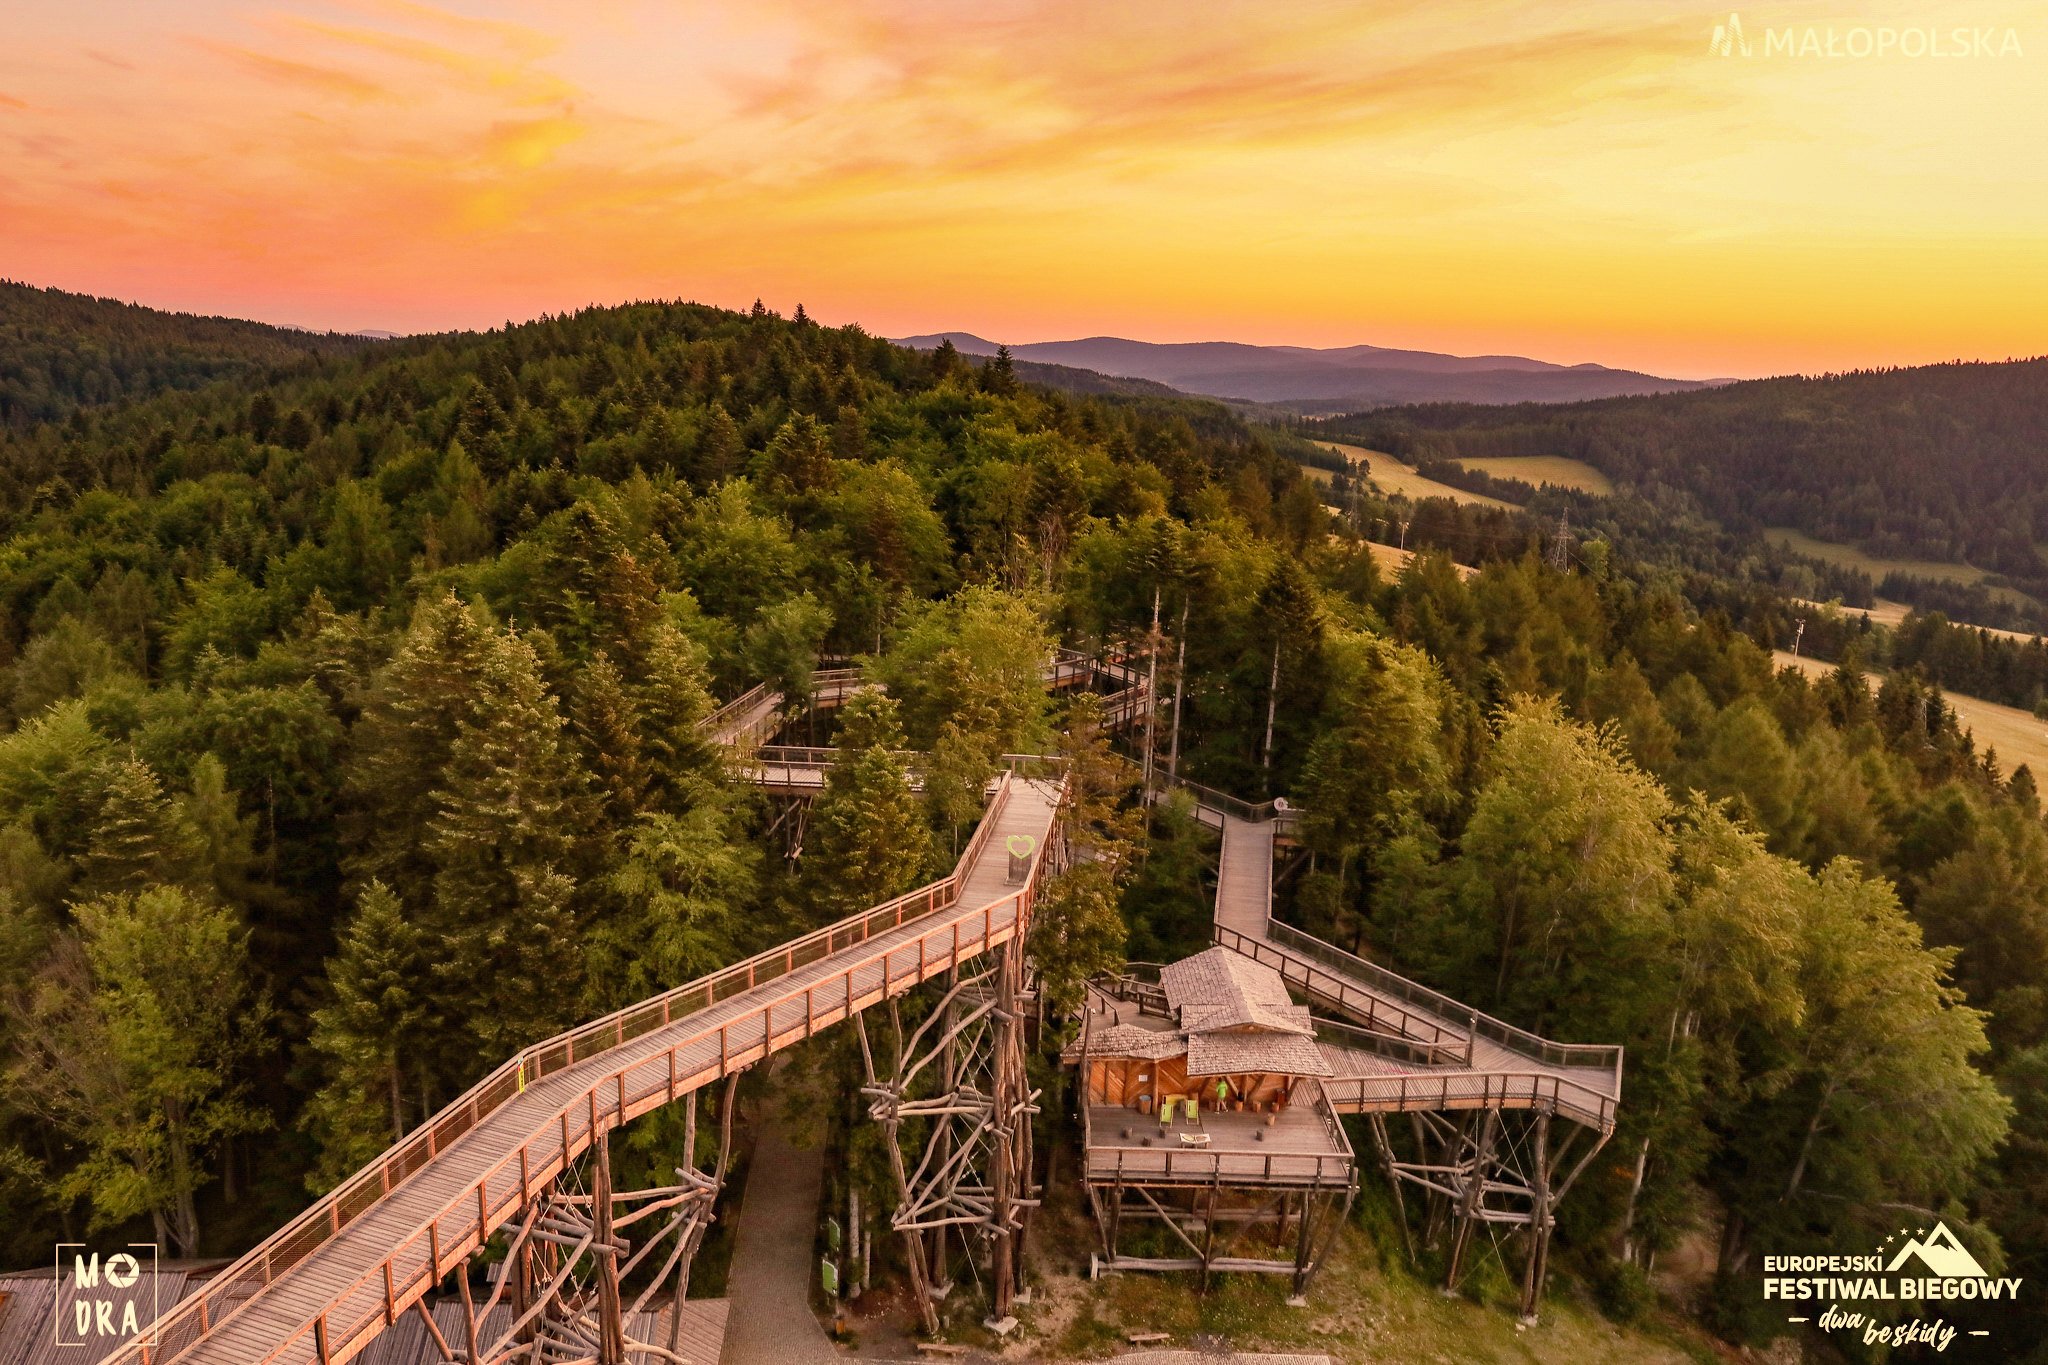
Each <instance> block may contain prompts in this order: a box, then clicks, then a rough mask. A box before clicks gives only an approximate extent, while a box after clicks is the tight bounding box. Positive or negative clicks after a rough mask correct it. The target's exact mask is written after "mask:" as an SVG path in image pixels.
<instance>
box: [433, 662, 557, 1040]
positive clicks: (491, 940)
mask: <svg viewBox="0 0 2048 1365" xmlns="http://www.w3.org/2000/svg"><path fill="white" fill-rule="evenodd" d="M562 728H563V721H562V716H561V712H560V710H559V709H558V708H557V707H556V704H555V699H554V697H553V696H551V695H550V694H549V693H548V691H547V689H546V688H545V687H544V686H543V685H542V682H541V675H540V661H539V658H538V656H537V655H536V654H535V652H534V649H533V646H532V645H530V644H528V643H527V642H526V641H525V640H523V639H521V638H519V637H518V636H516V635H510V636H504V637H500V638H498V639H496V640H494V641H493V642H492V645H491V647H490V649H489V651H488V652H487V654H486V655H485V658H484V661H483V667H482V669H481V672H480V676H479V689H478V700H477V705H476V708H475V713H474V715H473V717H472V718H471V719H469V720H467V721H465V722H464V723H463V724H462V726H461V727H460V729H459V730H458V732H457V734H456V736H455V739H454V742H453V743H452V744H451V745H450V746H449V756H448V765H447V769H446V772H445V774H444V776H443V779H442V786H441V788H440V790H438V791H437V792H435V793H434V797H435V801H436V804H437V805H438V807H439V810H438V813H437V814H436V815H435V816H434V818H433V822H432V825H431V828H430V829H429V831H428V835H427V852H428V853H429V854H430V856H431V857H432V858H433V861H434V865H435V873H434V879H433V888H434V908H433V915H432V927H433V929H434V930H435V931H436V932H437V933H438V934H440V935H441V936H442V937H443V938H444V939H445V940H446V942H447V944H448V951H447V952H446V954H445V956H444V957H443V958H442V960H441V968H442V978H443V982H444V985H445V990H446V998H447V999H449V1000H450V1001H451V1002H452V1004H451V1010H452V1012H453V1013H455V1014H456V1015H457V1016H458V1017H459V1018H460V1019H461V1020H462V1021H463V1022H464V1023H465V1024H466V1025H467V1027H468V1029H469V1031H470V1033H471V1034H473V1035H474V1037H475V1038H476V1040H477V1041H478V1042H480V1043H482V1044H484V1045H485V1046H486V1047H487V1048H489V1049H490V1050H491V1051H492V1052H493V1053H494V1054H495V1053H497V1052H503V1051H509V1050H510V1049H511V1048H514V1047H518V1046H521V1045H523V1044H525V1043H529V1042H532V1041H534V1040H535V1039H537V1038H539V1037H542V1036H544V1035H545V1034H546V1033H547V1032H549V1031H550V1030H551V1029H553V1028H555V1027H558V1026H560V1025H561V1024H562V1023H564V1022H566V1021H567V1020H568V1018H569V1017H570V1013H571V1007H572V1005H573V1003H574V1001H575V998H576V990H577V984H578V982H577V976H578V973H577V971H576V964H577V962H578V961H579V960H580V957H581V954H580V952H579V951H578V949H577V945H576V934H575V924H574V916H573V913H572V909H571V905H570V894H571V892H572V891H573V890H574V883H573V882H572V881H571V880H570V878H569V877H568V876H567V875H566V873H565V872H564V871H563V869H564V868H565V867H566V866H567V865H568V863H569V859H570V854H571V851H572V849H573V848H574V846H575V841H576V839H577V837H578V835H579V833H580V831H579V830H578V829H577V828H576V826H577V823H578V822H577V819H576V816H577V813H578V811H579V810H580V808H581V802H580V801H579V800H578V797H579V795H580V793H579V792H578V790H577V789H578V786H579V785H580V784H579V783H578V781H577V773H576V771H575V769H574V767H573V765H572V763H571V755H570V752H569V749H568V746H567V745H566V744H565V742H564V739H563V736H562Z"/></svg>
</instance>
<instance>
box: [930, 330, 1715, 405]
mask: <svg viewBox="0 0 2048 1365" xmlns="http://www.w3.org/2000/svg"><path fill="white" fill-rule="evenodd" d="M944 341H951V342H952V343H953V346H954V348H955V349H956V350H958V351H960V352H961V353H962V354H963V355H975V356H987V355H994V354H995V352H996V347H997V343H996V342H993V341H990V340H988V339H987V338H985V337H980V336H976V335H975V334H974V333H972V332H932V333H927V334H925V335H923V336H912V337H902V338H898V339H897V344H898V345H902V346H912V347H916V348H918V349H921V350H930V349H932V348H934V347H936V346H938V345H939V344H940V343H941V342H944ZM1010 354H1011V355H1012V356H1013V357H1015V358H1016V359H1017V360H1019V361H1035V362H1040V363H1049V364H1056V365H1065V366H1069V367H1072V368H1076V369H1083V370H1094V371H1096V372H1098V373H1101V374H1106V375H1114V376H1119V377H1124V378H1132V379H1147V380H1151V381H1153V382H1154V383H1159V384H1165V385H1168V386H1170V387H1172V388H1175V389H1179V390H1182V391H1183V392H1187V393H1195V394H1202V395H1205V396H1208V397H1212V398H1227V399H1237V400H1242V401H1246V402H1255V403H1275V404H1281V405H1285V406H1287V407H1289V408H1293V409H1297V410H1302V411H1311V412H1313V411H1320V412H1341V411H1345V410H1349V409H1356V408H1360V407H1370V406H1375V405H1380V404H1392V403H1427V402H1462V403H1518V402H1552V403H1562V402H1574V401H1579V400H1583V399H1589V398H1614V397H1623V396H1631V395H1638V394H1650V393H1674V392H1679V391H1683V390H1688V389H1699V388H1705V387H1708V386H1709V385H1710V384H1712V383H1715V382H1718V381H1711V380H1691V379H1664V378H1660V377H1659V376H1656V375H1649V374H1642V373H1639V372H1637V371H1634V370H1618V369H1613V368H1610V367H1608V366H1605V365H1596V364H1579V365H1558V364H1553V363H1552V362H1549V361H1544V360H1534V359H1531V358H1529V357H1528V356H1514V355H1483V356H1457V355H1447V354H1443V353H1440V352H1436V351H1415V350H1403V349H1400V348H1397V347H1386V346H1368V345H1355V346H1339V347H1332V348H1328V349H1318V348H1315V347H1309V346H1254V345H1251V344H1249V343H1245V342H1237V341H1192V342H1151V341H1133V340H1130V339H1128V338H1124V337H1082V338H1079V339H1076V340H1072V341H1037V342H1026V343H1024V344H1022V345H1017V346H1012V347H1011V348H1010Z"/></svg>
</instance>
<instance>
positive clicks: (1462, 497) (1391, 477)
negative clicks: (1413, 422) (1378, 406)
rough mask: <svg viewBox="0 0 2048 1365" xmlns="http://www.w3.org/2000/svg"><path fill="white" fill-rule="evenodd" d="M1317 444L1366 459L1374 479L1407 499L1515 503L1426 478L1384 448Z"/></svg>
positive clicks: (1477, 504) (1494, 504) (1495, 504)
mask: <svg viewBox="0 0 2048 1365" xmlns="http://www.w3.org/2000/svg"><path fill="white" fill-rule="evenodd" d="M1316 444H1317V445H1319V446H1322V447H1323V448H1324V449H1326V450H1334V451H1336V452H1337V453H1338V454H1340V455H1348V456H1350V457H1351V458H1352V459H1364V460H1366V461H1368V462H1369V463H1370V465H1371V471H1372V472H1371V478H1372V481H1373V482H1374V483H1376V484H1378V485H1379V486H1380V487H1381V488H1383V489H1385V490H1386V491H1387V492H1389V493H1399V494H1400V495H1401V496H1402V497H1404V498H1415V499H1418V500H1420V499H1422V498H1449V499H1450V500H1451V501H1452V502H1462V503H1466V504H1468V505H1470V506H1473V507H1513V506H1514V504H1513V503H1511V502H1502V501H1501V500H1500V499H1499V498H1489V497H1487V496H1486V495H1485V494H1483V493H1467V492H1466V491H1465V490H1464V489H1462V488H1453V487H1451V486H1450V485H1449V484H1447V483H1438V482H1437V481H1436V480H1435V479H1425V478H1423V477H1422V475H1420V474H1418V473H1416V472H1415V469H1414V467H1413V466H1411V465H1405V464H1402V463H1401V462H1400V461H1399V460H1397V459H1395V458H1394V457H1393V456H1391V455H1389V454H1387V453H1386V452H1385V451H1383V450H1367V449H1366V448H1365V447H1363V446H1347V445H1340V444H1338V443H1337V442H1335V441H1318V442H1316Z"/></svg>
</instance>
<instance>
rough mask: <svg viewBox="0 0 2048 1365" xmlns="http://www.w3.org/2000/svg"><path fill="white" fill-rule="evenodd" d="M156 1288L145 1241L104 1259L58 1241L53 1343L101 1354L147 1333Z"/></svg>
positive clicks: (150, 1253)
mask: <svg viewBox="0 0 2048 1365" xmlns="http://www.w3.org/2000/svg"><path fill="white" fill-rule="evenodd" d="M145 1276H147V1279H146V1280H145V1278H144V1277H145ZM156 1287H157V1275H156V1247H155V1246H154V1245H152V1244H151V1243H149V1242H130V1243H129V1244H128V1248H127V1250H125V1251H116V1252H112V1253H110V1254H108V1255H107V1256H105V1257H102V1256H101V1255H100V1253H99V1252H97V1251H94V1250H92V1249H90V1248H88V1247H87V1246H86V1245H85V1244H84V1243H83V1242H59V1243H58V1244H57V1311H56V1312H55V1313H54V1314H52V1315H51V1319H52V1321H51V1326H52V1327H53V1328H54V1329H55V1331H56V1335H57V1344H58V1345H59V1346H97V1347H100V1348H101V1349H102V1351H105V1350H110V1349H112V1347H113V1346H114V1345H115V1344H116V1343H118V1342H122V1341H127V1340H129V1339H130V1338H132V1337H136V1336H140V1335H141V1334H142V1333H144V1332H149V1331H153V1330H154V1329H155V1327H156V1318H157V1302H156Z"/></svg>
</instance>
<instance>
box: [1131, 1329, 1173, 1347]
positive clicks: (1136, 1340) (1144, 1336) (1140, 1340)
mask: <svg viewBox="0 0 2048 1365" xmlns="http://www.w3.org/2000/svg"><path fill="white" fill-rule="evenodd" d="M1124 1340H1125V1341H1128V1342H1129V1343H1130V1344H1131V1345H1133V1346H1157V1345H1158V1344H1159V1343H1160V1342H1162V1341H1171V1340H1173V1334H1172V1333H1170V1332H1126V1333H1124Z"/></svg>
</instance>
